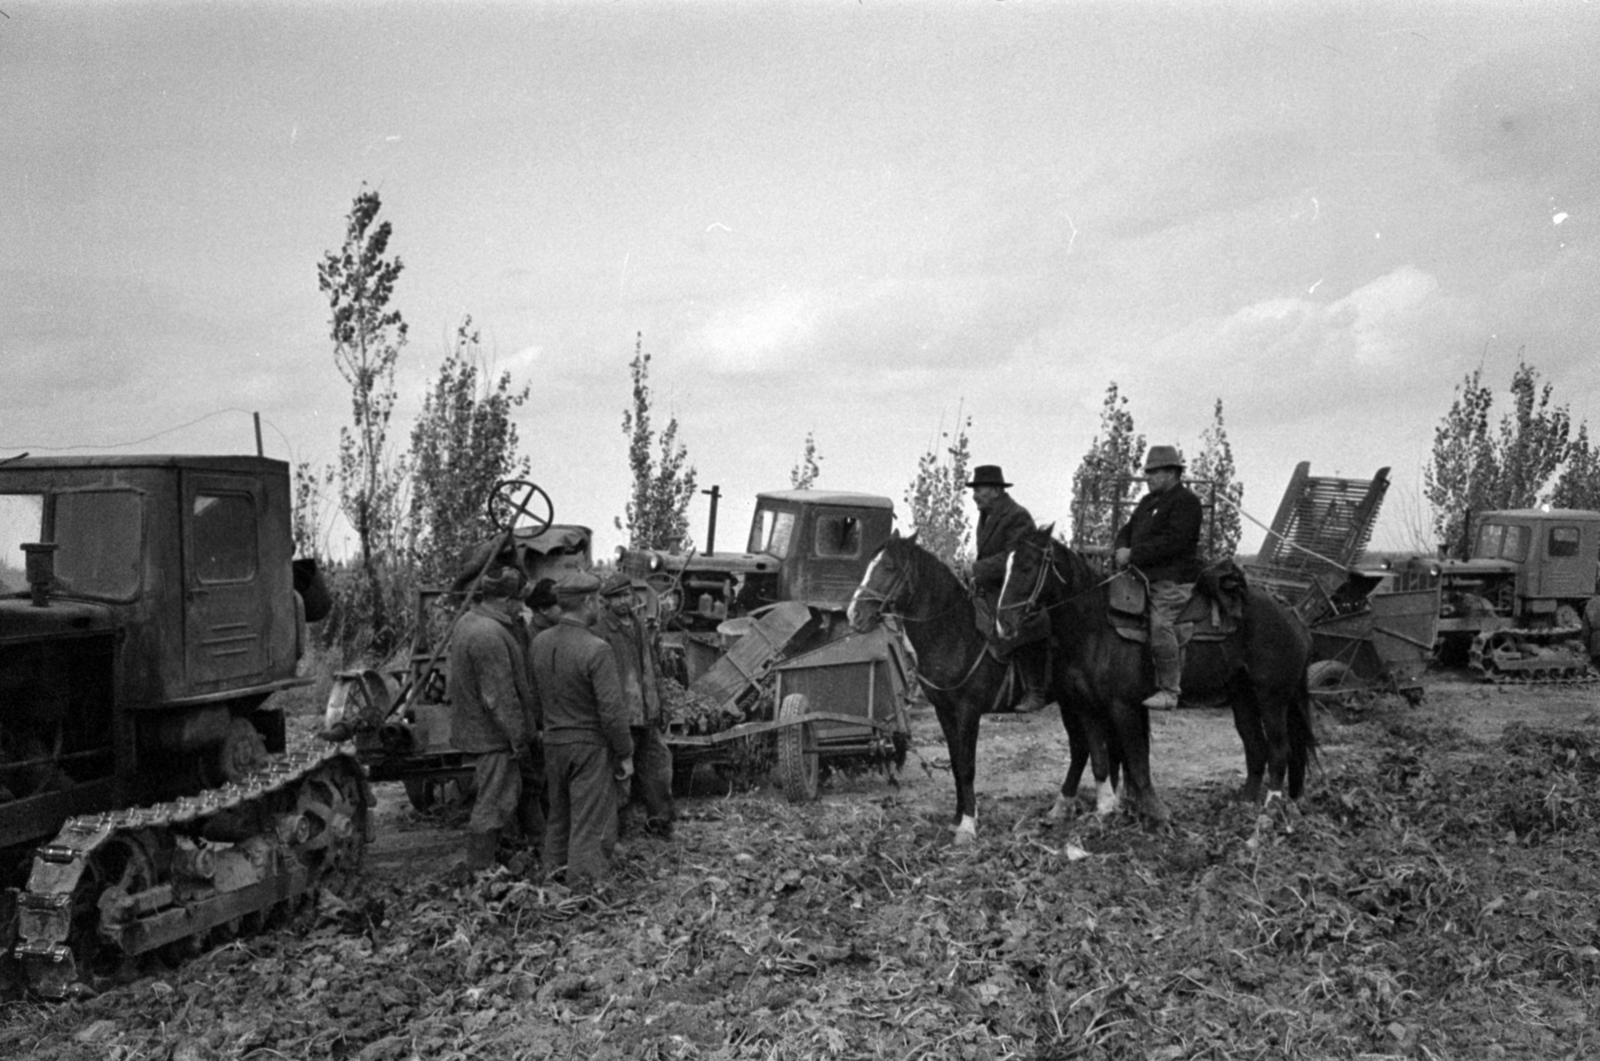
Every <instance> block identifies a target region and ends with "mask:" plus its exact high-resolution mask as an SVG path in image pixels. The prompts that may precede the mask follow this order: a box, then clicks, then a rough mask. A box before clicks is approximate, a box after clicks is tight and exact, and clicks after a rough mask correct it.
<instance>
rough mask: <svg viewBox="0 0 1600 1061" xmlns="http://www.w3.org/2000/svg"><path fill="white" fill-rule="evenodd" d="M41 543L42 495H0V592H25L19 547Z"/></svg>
mask: <svg viewBox="0 0 1600 1061" xmlns="http://www.w3.org/2000/svg"><path fill="white" fill-rule="evenodd" d="M43 540H44V495H43V494H0V593H23V592H26V591H27V589H28V576H27V571H26V560H25V558H24V556H23V553H22V546H23V545H24V543H27V542H37V541H43Z"/></svg>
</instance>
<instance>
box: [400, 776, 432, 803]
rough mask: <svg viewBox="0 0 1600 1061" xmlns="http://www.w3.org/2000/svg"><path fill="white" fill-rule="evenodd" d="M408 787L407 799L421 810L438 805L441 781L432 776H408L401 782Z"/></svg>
mask: <svg viewBox="0 0 1600 1061" xmlns="http://www.w3.org/2000/svg"><path fill="white" fill-rule="evenodd" d="M401 783H402V784H403V785H405V787H406V799H408V800H410V801H411V805H412V806H413V807H415V808H416V809H417V810H420V811H429V810H432V809H433V808H434V807H436V806H438V804H439V803H440V802H441V800H440V798H439V782H437V781H435V780H434V779H433V778H431V777H408V778H406V779H405V780H404V781H403V782H401Z"/></svg>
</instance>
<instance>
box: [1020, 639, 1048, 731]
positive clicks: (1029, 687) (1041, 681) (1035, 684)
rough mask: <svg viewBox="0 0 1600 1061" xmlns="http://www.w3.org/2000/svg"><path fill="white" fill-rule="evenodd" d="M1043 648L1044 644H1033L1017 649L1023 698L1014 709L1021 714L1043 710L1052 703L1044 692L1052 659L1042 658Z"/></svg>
mask: <svg viewBox="0 0 1600 1061" xmlns="http://www.w3.org/2000/svg"><path fill="white" fill-rule="evenodd" d="M1041 648H1043V646H1041V645H1037V644H1033V645H1027V646H1025V647H1024V648H1021V649H1018V650H1017V671H1018V673H1019V674H1020V675H1021V676H1022V700H1021V702H1020V703H1018V704H1017V706H1016V707H1015V708H1013V709H1012V710H1014V711H1016V713H1017V714H1019V715H1031V714H1032V713H1033V712H1035V711H1043V710H1044V709H1045V708H1046V707H1048V706H1049V704H1050V698H1049V697H1048V696H1046V695H1045V692H1044V689H1045V685H1046V684H1047V682H1048V676H1047V672H1048V670H1049V667H1050V661H1049V659H1048V658H1041V657H1043V656H1044V653H1043V652H1042V651H1040V650H1041Z"/></svg>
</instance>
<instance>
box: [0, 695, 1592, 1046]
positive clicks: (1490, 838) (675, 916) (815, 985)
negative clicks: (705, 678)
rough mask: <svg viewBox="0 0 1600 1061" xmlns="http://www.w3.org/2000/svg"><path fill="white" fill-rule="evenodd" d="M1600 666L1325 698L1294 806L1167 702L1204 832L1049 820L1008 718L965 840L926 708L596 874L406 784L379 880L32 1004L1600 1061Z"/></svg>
mask: <svg viewBox="0 0 1600 1061" xmlns="http://www.w3.org/2000/svg"><path fill="white" fill-rule="evenodd" d="M1597 708H1600V701H1597V687H1595V686H1586V687H1572V688H1565V689H1525V688H1499V687H1493V686H1483V685H1476V684H1472V683H1468V682H1465V681H1463V680H1459V679H1450V678H1441V679H1438V680H1436V681H1434V682H1433V683H1432V684H1431V685H1430V687H1429V691H1428V695H1427V698H1426V700H1425V702H1424V703H1423V704H1422V705H1420V706H1418V707H1411V706H1407V705H1406V704H1405V703H1404V702H1402V701H1400V700H1398V699H1392V698H1381V699H1375V700H1372V701H1370V702H1367V703H1365V704H1360V705H1356V706H1354V707H1352V708H1350V709H1348V710H1340V711H1338V712H1331V711H1326V710H1325V711H1321V712H1319V718H1318V732H1319V736H1320V738H1321V741H1322V745H1323V747H1322V756H1321V764H1320V768H1319V769H1318V771H1317V772H1316V773H1315V775H1314V776H1313V778H1312V781H1311V783H1310V785H1309V787H1308V792H1307V795H1306V797H1305V798H1304V799H1303V800H1301V801H1300V803H1299V804H1298V805H1297V806H1295V807H1293V808H1290V809H1289V810H1287V811H1286V812H1284V813H1273V814H1263V813H1261V812H1260V809H1259V808H1257V807H1254V806H1246V805H1241V804H1239V803H1238V802H1236V801H1235V800H1234V798H1233V790H1234V789H1235V787H1236V786H1237V784H1238V782H1239V781H1240V780H1241V779H1242V767H1243V757H1242V753H1241V751H1240V746H1239V742H1238V738H1237V737H1236V736H1235V734H1234V732H1233V727H1232V724H1231V720H1230V719H1229V717H1228V715H1227V713H1226V712H1225V711H1223V710H1217V709H1185V710H1180V711H1177V712H1171V713H1163V714H1158V715H1155V716H1154V717H1153V719H1152V727H1153V731H1154V742H1155V754H1154V759H1153V766H1154V770H1155V773H1156V781H1157V784H1158V785H1159V786H1160V787H1161V789H1162V791H1163V794H1164V795H1165V796H1166V798H1167V800H1168V802H1169V804H1170V806H1171V807H1172V810H1173V812H1174V824H1173V825H1172V827H1171V828H1169V829H1166V830H1162V831H1151V830H1150V829H1148V828H1147V827H1146V826H1145V825H1143V824H1142V823H1140V822H1138V821H1135V820H1133V819H1132V818H1130V817H1127V816H1115V817H1112V818H1110V819H1106V820H1101V819H1098V818H1096V817H1095V816H1094V815H1093V814H1092V813H1090V812H1088V810H1087V808H1088V807H1089V806H1090V793H1089V792H1088V790H1087V788H1086V789H1085V791H1084V794H1083V795H1084V801H1083V802H1084V807H1085V812H1084V813H1082V814H1080V816H1079V817H1077V818H1076V819H1074V820H1071V821H1068V822H1064V823H1050V822H1048V821H1046V820H1045V818H1044V812H1045V811H1046V810H1047V809H1048V808H1049V806H1050V802H1051V800H1052V798H1053V796H1054V793H1055V790H1056V787H1057V786H1058V785H1059V783H1060V779H1061V775H1062V773H1063V771H1064V768H1065V753H1066V743H1065V737H1064V735H1063V733H1062V731H1061V727H1060V724H1059V721H1058V719H1057V718H1056V717H1054V716H1053V715H1052V714H1044V715H1034V716H997V717H993V718H990V719H987V720H985V723H984V728H983V733H982V736H981V738H980V762H979V775H978V785H979V792H980V803H979V842H978V843H977V845H975V846H974V847H971V848H966V849H955V848H953V847H952V846H951V844H950V835H951V834H950V830H949V821H948V819H949V815H950V811H951V809H952V805H953V791H952V786H951V785H950V782H949V777H948V773H947V772H946V770H945V769H944V765H945V761H946V754H945V751H944V748H943V745H942V743H941V741H940V739H939V736H938V728H937V724H936V723H935V722H934V720H933V719H932V717H931V714H930V715H927V716H926V717H924V716H920V715H919V717H917V718H916V719H915V723H914V733H913V736H914V744H915V747H914V750H913V753H912V755H911V756H910V758H909V759H908V762H907V764H906V767H905V769H904V770H903V771H901V772H900V774H899V775H898V777H897V778H896V779H895V781H894V783H890V782H889V781H888V780H886V779H885V777H884V776H883V775H882V774H881V773H876V772H871V771H863V772H850V771H839V772H836V773H834V774H833V775H832V776H831V777H829V778H828V779H827V781H826V783H825V786H824V793H823V798H822V799H821V800H820V801H819V802H818V803H815V804H810V805H804V806H794V805H790V804H788V803H787V802H785V801H784V800H783V798H782V796H781V795H780V794H779V793H778V792H777V790H776V789H775V788H774V787H772V786H771V785H757V786H755V787H753V788H752V787H747V786H745V785H741V784H740V780H741V779H740V778H727V777H718V776H717V775H715V774H714V773H712V772H711V771H709V770H705V769H702V771H701V772H700V775H699V777H698V779H697V792H698V794H697V795H696V796H694V797H692V798H689V799H685V800H683V801H681V803H680V810H681V813H682V820H681V821H680V822H679V825H678V830H677V835H676V837H675V838H674V839H673V840H671V841H666V842H663V841H657V840H645V839H630V840H628V841H626V842H625V850H624V852H623V855H622V858H621V859H620V861H619V867H618V873H617V878H616V880H615V881H614V882H613V883H612V885H611V886H610V887H609V888H607V889H605V890H604V891H602V892H601V893H600V894H598V895H574V894H572V893H569V892H567V891H566V890H565V889H563V888H561V887H559V886H556V885H552V884H548V883H544V882H540V881H533V880H528V879H526V878H524V877H520V876H518V875H516V874H513V873H511V872H509V871H504V870H503V871H499V872H498V873H496V874H495V875H493V876H491V877H488V878H486V879H483V880H480V881H478V882H466V881H464V880H463V879H462V877H461V876H460V874H459V873H458V872H453V871H452V870H451V869H450V862H451V860H452V859H453V858H454V857H455V855H456V852H457V849H458V847H459V834H458V833H457V832H456V831H455V830H456V829H457V828H458V826H459V823H460V812H459V811H458V810H454V811H453V810H450V809H446V810H443V811H441V812H437V813H433V814H429V815H421V814H418V813H417V812H415V811H413V810H412V809H410V808H409V807H408V806H406V805H405V801H404V796H403V793H401V792H400V791H399V789H398V787H394V786H385V787H384V791H383V792H382V796H383V802H382V805H381V806H380V808H379V816H378V820H379V823H380V835H379V838H378V840H377V842H376V843H375V844H374V845H373V847H372V849H371V851H370V865H369V875H368V878H367V886H366V888H365V891H364V893H363V895H362V896H361V897H360V898H359V899H357V900H356V901H354V902H351V903H338V902H325V903H323V904H322V906H321V907H320V908H319V909H318V910H316V911H314V912H310V913H308V914H307V916H306V917H305V919H304V923H303V924H302V925H301V926H299V929H298V930H297V931H280V932H276V933H273V934H269V935H265V936H260V937H256V938H253V939H248V940H241V941H237V942H234V943H231V944H228V945H226V946H223V947H220V948H217V949H214V950H212V951H210V952H209V953H207V954H205V955H202V956H201V957H199V958H197V959H193V960H191V961H189V962H187V963H185V964H184V965H182V966H180V967H179V968H176V969H172V970H166V971H162V972H160V973H159V974H150V975H145V976H143V977H141V978H140V979H137V980H135V981H134V982H132V983H129V984H127V985H125V986H122V987H119V988H116V989H114V990H111V991H109V992H107V993H105V994H103V995H102V996H100V997H98V998H94V999H89V1000H83V1001H77V1002H72V1003H68V1004H64V1005H57V1006H36V1005H31V1004H23V1005H14V1006H12V1007H10V1008H8V1009H6V1010H4V1011H3V1014H0V1056H3V1057H13V1056H16V1057H27V1056H37V1057H52V1058H118V1059H133V1058H153V1059H154V1058H159V1059H161V1061H167V1059H169V1058H170V1059H185V1061H187V1059H191V1058H245V1057H249V1058H262V1059H265V1058H282V1057H291V1058H302V1057H338V1058H346V1057H357V1058H364V1059H372V1061H380V1059H406V1058H412V1057H419V1058H435V1057H462V1058H466V1057H478V1056H492V1057H505V1058H545V1057H557V1058H567V1057H573V1058H583V1057H595V1058H640V1057H644V1058H706V1059H710V1058H717V1059H734V1058H762V1059H784V1058H794V1059H799V1058H825V1057H841V1058H870V1057H885V1058H888V1057H893V1058H918V1059H924V1058H1011V1057H1017V1058H1043V1059H1054V1058H1154V1059H1163V1061H1176V1059H1190V1058H1216V1059H1224V1058H1227V1059H1235V1058H1308V1059H1310V1058H1390V1057H1394V1058H1400V1057H1406V1058H1413V1057H1414V1058H1500V1057H1519V1058H1590V1057H1595V1056H1600V1027H1597V1025H1596V1023H1595V1022H1596V1019H1597V1017H1600V1013H1597V1009H1596V1005H1597V1002H1600V932H1597V929H1596V924H1595V917H1594V902H1595V896H1596V894H1600V815H1597V812H1600V794H1597V785H1600V714H1597Z"/></svg>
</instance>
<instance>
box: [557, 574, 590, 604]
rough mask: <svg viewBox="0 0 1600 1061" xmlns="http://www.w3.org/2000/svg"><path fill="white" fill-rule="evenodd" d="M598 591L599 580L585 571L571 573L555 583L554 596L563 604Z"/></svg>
mask: <svg viewBox="0 0 1600 1061" xmlns="http://www.w3.org/2000/svg"><path fill="white" fill-rule="evenodd" d="M599 590H600V579H599V578H597V577H596V576H594V575H591V574H589V573H588V572H587V571H572V572H569V573H568V574H565V575H562V576H561V580H560V581H559V582H557V583H556V596H557V597H559V598H560V599H561V600H562V601H563V602H569V601H574V600H579V599H581V598H583V597H588V596H590V595H592V594H594V593H597V592H599Z"/></svg>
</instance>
